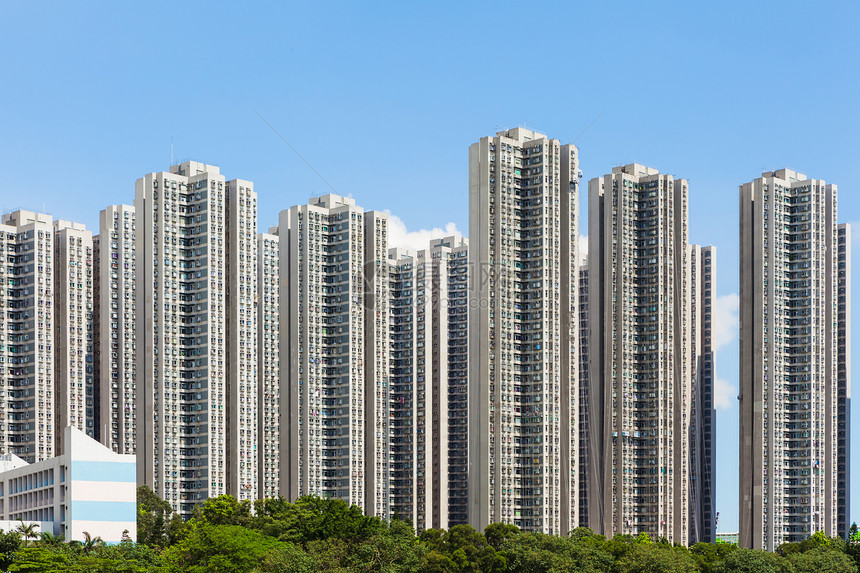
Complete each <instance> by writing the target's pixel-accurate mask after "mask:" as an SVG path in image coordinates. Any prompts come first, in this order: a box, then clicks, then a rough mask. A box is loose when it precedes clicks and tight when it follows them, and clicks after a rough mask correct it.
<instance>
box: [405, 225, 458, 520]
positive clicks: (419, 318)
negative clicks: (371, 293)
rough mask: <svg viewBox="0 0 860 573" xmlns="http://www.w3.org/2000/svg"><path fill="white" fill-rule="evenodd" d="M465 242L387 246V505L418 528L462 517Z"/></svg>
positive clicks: (449, 239)
mask: <svg viewBox="0 0 860 573" xmlns="http://www.w3.org/2000/svg"><path fill="white" fill-rule="evenodd" d="M467 255H468V243H467V242H466V240H465V239H458V238H457V237H454V236H449V237H445V238H441V239H433V240H431V241H430V243H429V245H428V248H427V249H423V250H421V251H418V252H417V253H415V254H414V256H413V255H412V254H409V253H407V252H406V251H405V250H403V249H399V248H395V249H390V250H389V260H390V264H391V269H390V271H389V273H390V284H391V289H390V294H391V304H390V316H391V329H390V333H391V334H390V335H391V377H390V381H391V427H390V436H391V463H392V477H391V507H392V512H393V514H394V515H397V516H398V517H400V518H401V519H405V520H407V521H409V522H410V523H412V524H413V526H414V527H415V528H416V529H417V530H419V531H422V530H425V529H429V528H437V529H438V528H443V529H448V528H450V527H451V526H452V525H456V524H458V523H465V522H466V520H467V503H468V498H467V495H468V494H467V489H466V483H467V478H468V474H467V461H466V459H467V438H466V436H467V427H466V411H467V404H466V374H467V368H468V366H467V365H468V361H467V358H466V344H465V343H466V338H467V330H466V321H467V316H468V315H467V305H466V301H467V299H466V294H467V292H466V280H467V264H468V258H467Z"/></svg>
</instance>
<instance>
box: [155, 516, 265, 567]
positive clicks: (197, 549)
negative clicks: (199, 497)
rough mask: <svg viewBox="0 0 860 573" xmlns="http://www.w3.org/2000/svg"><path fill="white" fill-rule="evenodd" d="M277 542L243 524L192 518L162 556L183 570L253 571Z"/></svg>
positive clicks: (173, 565)
mask: <svg viewBox="0 0 860 573" xmlns="http://www.w3.org/2000/svg"><path fill="white" fill-rule="evenodd" d="M279 545H280V544H279V543H278V542H277V541H276V540H274V539H272V538H271V537H267V536H265V535H263V534H261V533H259V532H257V531H254V530H252V529H248V528H246V527H242V526H239V525H212V524H211V523H207V522H205V521H197V520H195V521H193V522H192V523H191V525H190V528H189V530H188V532H187V535H185V536H184V537H183V538H182V539H181V540H180V541H179V542H177V543H176V544H175V545H173V546H171V547H169V548H168V549H167V550H165V552H164V558H165V560H166V561H167V562H168V564H169V565H170V566H172V567H173V568H174V569H175V570H178V571H183V572H187V573H236V572H244V571H252V570H254V569H255V568H256V567H257V566H258V565H259V564H260V563H261V562H262V561H263V560H264V559H265V557H266V555H267V554H268V553H269V552H270V551H271V550H272V549H273V548H275V547H278V546H279Z"/></svg>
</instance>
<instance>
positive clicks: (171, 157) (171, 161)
mask: <svg viewBox="0 0 860 573" xmlns="http://www.w3.org/2000/svg"><path fill="white" fill-rule="evenodd" d="M170 165H171V167H172V166H173V136H172V135H171V136H170Z"/></svg>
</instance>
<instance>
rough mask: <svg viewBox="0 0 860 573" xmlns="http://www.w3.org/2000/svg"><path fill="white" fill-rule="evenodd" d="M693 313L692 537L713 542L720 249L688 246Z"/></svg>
mask: <svg viewBox="0 0 860 573" xmlns="http://www.w3.org/2000/svg"><path fill="white" fill-rule="evenodd" d="M689 260H690V265H691V273H690V274H691V289H692V296H691V298H690V306H691V314H690V322H689V325H690V328H691V329H692V330H693V336H692V341H691V344H690V346H689V351H690V360H691V361H692V363H693V367H694V368H695V372H694V376H695V377H694V379H693V391H692V394H691V395H692V399H693V404H692V410H693V421H692V423H691V424H690V434H691V435H692V439H693V440H694V441H695V444H694V447H693V450H692V452H691V457H692V461H691V472H692V481H691V482H690V491H691V497H690V506H691V511H692V515H691V519H692V523H691V525H690V539H689V540H688V544H690V545H693V544H695V543H697V542H699V541H704V542H707V543H713V542H714V540H715V539H716V532H717V531H716V485H717V484H716V463H717V459H716V439H717V438H716V436H717V424H716V422H717V411H716V407H715V404H714V383H715V381H716V370H715V366H716V363H715V360H714V346H713V339H712V333H713V329H712V327H711V325H712V324H713V317H714V306H713V305H714V304H715V303H716V298H717V294H716V293H717V282H716V268H717V248H716V247H700V246H698V245H691V246H690V259H689Z"/></svg>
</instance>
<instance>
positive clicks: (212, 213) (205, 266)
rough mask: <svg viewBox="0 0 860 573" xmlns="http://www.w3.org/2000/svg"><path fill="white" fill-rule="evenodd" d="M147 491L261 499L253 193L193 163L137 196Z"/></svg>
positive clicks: (192, 499)
mask: <svg viewBox="0 0 860 573" xmlns="http://www.w3.org/2000/svg"><path fill="white" fill-rule="evenodd" d="M134 208H135V216H136V224H137V237H136V241H137V242H136V245H135V246H136V254H137V256H138V257H139V261H142V262H141V263H139V264H138V267H137V269H136V277H135V279H136V288H135V296H136V299H135V304H136V312H137V315H136V327H137V330H138V332H139V333H140V335H141V337H142V340H141V339H138V341H137V342H138V344H137V347H138V351H137V359H136V364H135V368H136V372H137V375H138V379H139V380H143V382H142V383H138V384H137V388H136V410H137V422H136V423H137V445H136V451H137V454H138V456H139V458H140V460H141V463H140V464H139V465H138V468H137V472H138V482H139V483H141V484H146V485H149V486H150V487H151V488H152V489H153V491H155V492H156V493H157V494H158V495H159V496H161V497H162V498H163V499H165V500H167V501H169V502H170V503H171V505H172V506H173V507H174V509H175V510H177V511H178V512H179V513H180V514H182V515H183V516H189V515H190V514H191V513H192V512H193V510H194V507H195V506H196V505H198V504H200V503H202V502H203V501H204V500H205V499H207V498H209V497H214V496H218V495H222V494H228V493H229V494H231V495H233V496H235V497H237V498H238V499H240V500H243V499H247V500H255V499H257V492H258V490H257V478H258V475H257V451H256V450H255V448H256V446H257V419H256V410H257V404H256V401H257V354H256V340H257V329H256V321H257V316H256V308H255V304H256V284H257V281H256V276H257V240H256V225H257V212H256V193H255V192H254V190H253V185H252V183H250V182H249V181H244V180H241V179H235V180H232V181H227V180H226V179H225V178H224V176H223V175H221V173H220V171H219V169H218V167H215V166H212V165H205V164H203V163H198V162H194V161H190V162H186V163H182V164H179V165H174V166H172V167H171V168H170V171H169V172H159V173H150V174H148V175H146V176H144V177H142V178H140V179H138V180H137V183H136V186H135V206H134Z"/></svg>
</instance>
